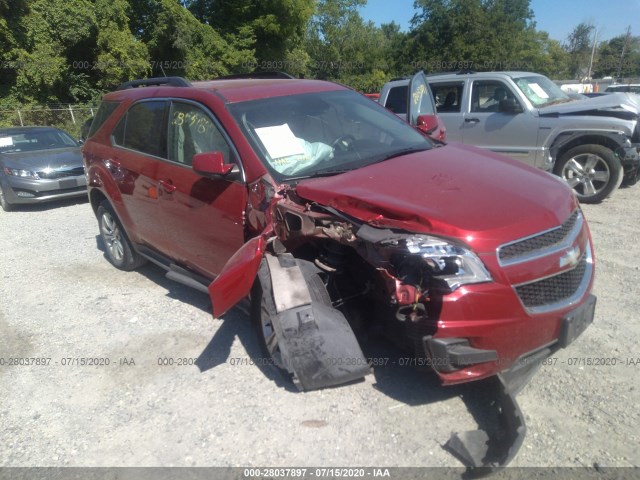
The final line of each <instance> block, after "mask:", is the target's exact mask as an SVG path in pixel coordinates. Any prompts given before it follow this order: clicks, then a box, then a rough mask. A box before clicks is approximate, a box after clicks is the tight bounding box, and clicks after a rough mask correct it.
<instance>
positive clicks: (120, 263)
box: [97, 200, 146, 271]
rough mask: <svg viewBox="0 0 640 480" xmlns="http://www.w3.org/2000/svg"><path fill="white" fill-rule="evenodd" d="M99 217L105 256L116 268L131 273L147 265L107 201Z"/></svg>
mask: <svg viewBox="0 0 640 480" xmlns="http://www.w3.org/2000/svg"><path fill="white" fill-rule="evenodd" d="M97 216H98V225H99V227H100V237H101V238H102V242H103V243H104V247H105V256H106V257H107V260H109V262H110V263H111V264H112V265H113V266H114V267H116V268H118V269H120V270H124V271H131V270H135V269H136V268H138V267H140V266H141V265H143V264H144V263H146V260H145V259H144V258H143V257H142V256H140V254H138V252H136V251H135V249H134V248H133V246H132V245H131V242H130V241H129V238H128V237H127V234H126V233H125V232H124V229H123V228H122V224H121V223H120V220H118V216H117V215H116V214H115V212H114V211H113V208H112V207H111V205H110V204H109V202H107V201H106V200H105V201H103V202H102V203H101V204H100V206H99V207H98V212H97Z"/></svg>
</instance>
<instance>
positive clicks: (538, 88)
mask: <svg viewBox="0 0 640 480" xmlns="http://www.w3.org/2000/svg"><path fill="white" fill-rule="evenodd" d="M529 88H531V90H533V93H535V94H536V95H537V96H539V97H540V98H549V95H547V92H545V91H544V90H543V89H542V87H541V86H540V85H538V84H537V83H530V84H529Z"/></svg>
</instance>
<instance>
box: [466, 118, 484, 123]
mask: <svg viewBox="0 0 640 480" xmlns="http://www.w3.org/2000/svg"><path fill="white" fill-rule="evenodd" d="M464 121H465V122H466V123H480V119H479V118H465V119H464Z"/></svg>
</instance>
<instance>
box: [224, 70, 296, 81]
mask: <svg viewBox="0 0 640 480" xmlns="http://www.w3.org/2000/svg"><path fill="white" fill-rule="evenodd" d="M243 78H255V79H260V78H267V79H270V78H275V79H292V78H293V79H295V78H296V77H294V76H293V75H289V74H288V73H285V72H271V71H264V72H258V71H256V72H251V73H237V74H235V75H224V76H222V77H216V80H240V79H243Z"/></svg>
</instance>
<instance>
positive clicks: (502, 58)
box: [405, 0, 541, 71]
mask: <svg viewBox="0 0 640 480" xmlns="http://www.w3.org/2000/svg"><path fill="white" fill-rule="evenodd" d="M415 6H416V8H417V9H418V13H416V15H415V16H414V17H413V19H412V22H411V25H412V27H411V31H410V32H409V36H408V39H407V41H406V47H405V51H406V52H408V53H410V54H413V55H414V58H413V59H412V60H411V64H412V65H421V66H423V67H425V70H429V71H439V70H460V69H467V68H470V69H475V70H514V69H519V70H522V69H525V68H526V67H527V66H528V65H530V58H532V57H534V56H537V55H539V53H540V50H541V46H540V45H538V44H537V43H536V41H537V37H536V31H535V22H534V21H533V12H532V11H531V9H530V8H529V0H416V3H415ZM405 55H406V53H405ZM527 59H528V60H527Z"/></svg>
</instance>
